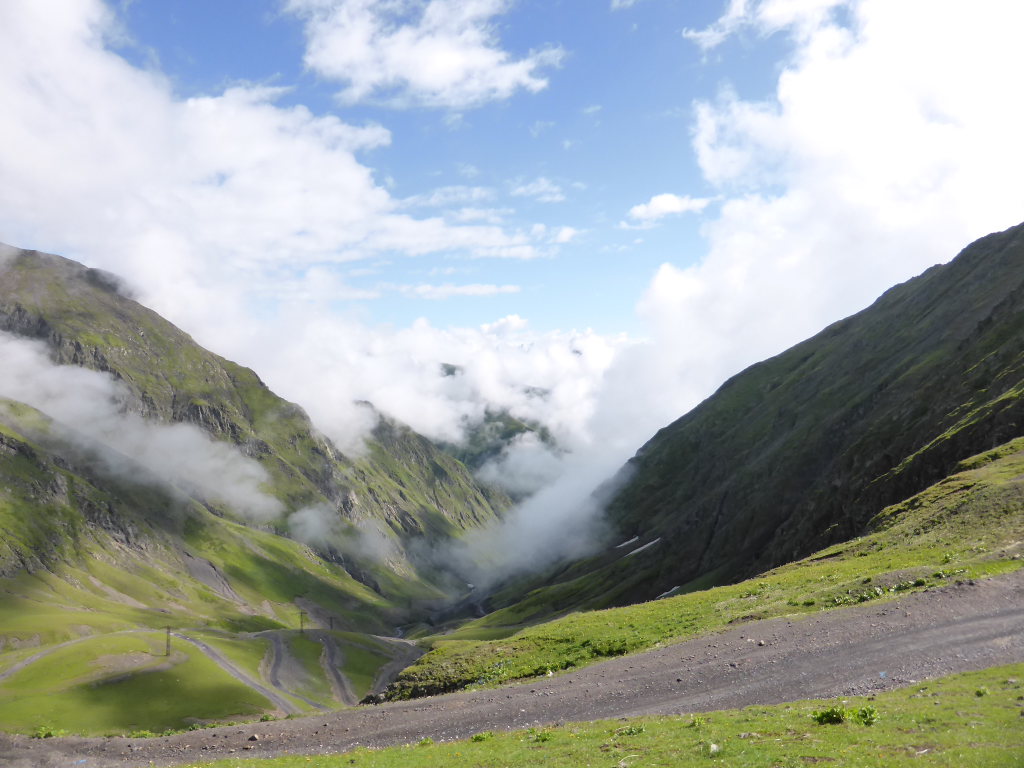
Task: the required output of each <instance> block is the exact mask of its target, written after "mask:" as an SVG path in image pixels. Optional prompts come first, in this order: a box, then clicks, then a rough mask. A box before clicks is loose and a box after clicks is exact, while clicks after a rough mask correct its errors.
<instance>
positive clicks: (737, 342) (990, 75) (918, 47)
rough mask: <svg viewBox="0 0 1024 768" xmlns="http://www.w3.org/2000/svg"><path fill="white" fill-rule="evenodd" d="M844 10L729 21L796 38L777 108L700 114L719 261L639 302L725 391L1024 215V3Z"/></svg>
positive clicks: (711, 234) (782, 6)
mask: <svg viewBox="0 0 1024 768" xmlns="http://www.w3.org/2000/svg"><path fill="white" fill-rule="evenodd" d="M837 5H839V3H837V2H783V1H782V0H766V2H761V3H756V4H755V3H737V2H734V3H732V4H730V6H729V9H728V10H727V12H726V14H725V16H723V18H722V19H721V20H720V22H719V26H721V27H722V28H723V29H726V28H727V27H729V26H730V25H733V22H734V20H735V18H736V17H739V16H742V17H743V18H744V19H745V20H746V23H749V24H751V25H752V27H753V29H755V30H756V31H758V32H759V33H762V34H773V33H778V34H786V35H788V36H789V40H790V44H791V46H792V54H791V56H790V57H789V58H788V60H787V61H786V63H785V66H784V67H783V69H782V70H781V72H780V75H779V78H778V85H777V89H776V91H775V94H774V96H773V97H772V98H770V99H767V100H764V101H757V102H754V101H747V100H743V99H741V98H739V97H738V96H736V94H735V93H734V92H732V91H731V90H728V89H725V90H723V91H722V93H721V94H720V96H719V98H718V99H716V100H714V101H710V102H701V103H698V105H697V119H696V124H695V126H694V133H693V147H694V151H695V153H696V156H697V159H698V161H699V163H700V167H701V170H702V172H703V174H704V177H705V178H706V179H707V181H708V182H710V183H712V184H713V185H715V186H716V187H718V189H719V190H720V192H721V193H722V195H723V197H724V202H723V204H722V206H721V209H720V214H719V215H718V216H717V217H716V218H715V219H713V220H711V221H709V222H708V223H706V224H705V227H704V232H705V234H706V236H707V238H708V241H709V250H708V253H707V255H706V256H704V257H703V258H702V259H701V260H700V261H699V262H698V263H696V264H694V265H692V266H676V265H673V264H665V265H663V266H662V267H661V268H660V269H659V271H658V273H657V274H656V275H655V278H654V280H653V281H652V283H651V286H650V288H649V290H648V292H647V294H646V296H645V297H644V299H643V300H642V302H641V305H640V310H641V312H642V313H644V314H645V316H647V317H648V318H649V319H650V321H651V322H652V323H653V324H654V325H656V326H659V327H660V326H665V327H671V328H675V329H678V333H679V334H680V335H681V337H682V338H685V339H686V340H687V341H686V343H685V344H684V345H679V346H685V348H686V351H685V353H684V354H683V355H682V357H681V358H680V359H679V361H678V365H680V366H681V368H680V370H681V371H685V370H691V371H708V370H711V371H715V376H714V378H716V379H718V380H721V378H723V377H724V376H726V375H728V374H729V373H732V372H734V371H735V370H737V369H738V368H740V367H742V366H743V365H746V364H748V363H752V362H754V361H755V360H758V359H761V358H764V357H766V356H769V355H771V354H774V353H776V352H779V351H781V350H782V349H784V348H785V347H787V346H789V345H791V344H793V343H795V342H797V341H799V340H800V339H801V338H804V337H806V336H808V335H810V334H812V333H814V332H815V331H817V330H818V329H820V328H821V327H822V326H824V325H825V324H827V323H828V322H830V321H833V320H836V319H838V318H840V317H843V316H845V315H847V314H850V313H852V312H854V311H856V310H858V309H860V308H862V307H863V306H865V305H866V304H868V303H869V302H870V301H871V300H872V299H873V298H874V297H876V296H877V295H878V294H880V293H881V292H882V291H883V290H885V289H886V288H887V287H889V286H890V285H892V284H894V283H896V282H900V281H903V280H906V279H908V278H910V277H912V276H913V275H915V274H918V273H919V272H921V271H923V270H924V269H925V268H927V267H928V266H930V265H932V264H934V263H936V262H941V261H945V260H948V259H949V258H950V257H952V256H953V255H954V254H955V253H956V251H957V250H958V249H959V248H960V247H962V246H963V245H966V244H967V243H968V242H970V241H971V240H973V239H975V238H977V237H980V236H982V235H984V234H986V233H988V232H991V231H995V230H1000V229H1003V228H1005V227H1007V226H1010V225H1012V224H1015V223H1017V222H1018V221H1019V220H1020V218H1021V211H1024V192H1022V190H1021V188H1020V185H1019V184H1018V183H1017V179H1019V178H1020V176H1021V174H1022V173H1024V156H1022V155H1021V153H1020V152H1018V151H1016V149H1015V142H1016V139H1015V138H1014V137H1015V136H1019V135H1020V132H1021V130H1022V129H1024V107H1022V106H1021V104H1020V103H1019V101H1018V100H1015V99H1011V98H1007V93H1008V92H1009V88H1008V86H1009V83H1008V82H1007V78H1008V73H1010V72H1016V71H1019V70H1020V69H1021V67H1022V66H1024V52H1021V49H1020V47H1019V46H1017V45H1016V44H1015V43H1014V37H1013V35H1014V33H1013V32H1012V30H1015V29H1018V28H1019V27H1020V24H1021V23H1024V7H1021V8H1019V7H1017V6H1011V5H1008V4H1006V3H1000V2H979V3H976V4H972V6H971V9H970V14H971V22H970V23H969V24H965V23H964V18H963V7H962V6H961V5H960V4H957V3H951V2H923V1H909V0H908V2H900V3H892V2H879V1H878V0H862V1H861V2H849V3H845V4H844V6H845V9H846V10H847V11H848V13H847V14H845V15H844V16H842V17H840V16H838V15H837V14H834V13H831V12H830V11H831V10H832V9H833V8H834V7H835V6H837ZM922 19H927V23H922ZM909 39H913V40H914V41H915V42H914V51H913V55H907V48H906V41H907V40H909ZM953 40H955V41H956V44H955V52H951V49H950V41H953ZM783 307H784V308H785V310H784V311H782V309H781V308H783ZM684 375H685V376H689V375H690V374H684Z"/></svg>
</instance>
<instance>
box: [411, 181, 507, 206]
mask: <svg viewBox="0 0 1024 768" xmlns="http://www.w3.org/2000/svg"><path fill="white" fill-rule="evenodd" d="M493 198H494V190H493V189H490V188H488V187H467V186H462V185H454V186H450V187H439V188H437V189H434V190H431V191H430V192H426V193H424V194H421V195H412V196H411V197H407V198H405V199H404V200H402V201H401V203H402V205H404V206H406V207H410V208H419V207H422V208H443V207H447V206H449V205H457V204H464V203H479V202H483V201H486V200H492V199H493Z"/></svg>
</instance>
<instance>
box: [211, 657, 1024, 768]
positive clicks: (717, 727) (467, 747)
mask: <svg viewBox="0 0 1024 768" xmlns="http://www.w3.org/2000/svg"><path fill="white" fill-rule="evenodd" d="M1022 677H1024V664H1016V665H1012V666H1008V667H996V668H992V669H987V670H982V671H980V672H971V673H967V674H963V675H955V676H952V677H947V678H943V679H940V680H933V681H928V682H926V683H920V684H915V685H912V686H911V687H909V688H903V689H900V690H896V691H890V692H887V693H882V694H878V695H877V696H871V697H849V698H846V699H840V700H835V699H829V700H812V701H800V702H795V703H792V704H781V705H775V706H756V707H747V708H745V709H737V710H725V711H720V712H711V713H707V714H702V715H683V716H676V717H645V718H637V719H633V720H605V721H598V722H593V723H584V724H571V725H566V726H563V727H558V728H531V729H529V730H526V731H515V732H512V733H497V734H492V733H490V732H485V733H482V734H479V735H477V736H475V737H474V738H471V739H469V740H466V741H458V742H451V743H434V742H432V741H431V740H429V739H424V741H423V742H422V743H421V744H418V745H415V746H405V747H392V748H389V749H382V750H376V751H375V750H369V749H364V748H360V749H356V750H353V751H351V752H348V753H346V754H343V755H331V756H323V755H312V756H309V757H306V756H294V757H283V758H277V759H271V760H221V761H217V762H212V763H201V764H198V765H196V766H194V768H342V767H344V768H349V767H350V766H357V767H358V768H434V766H438V765H444V766H446V768H480V767H481V766H487V767H490V766H501V767H502V768H535V767H536V766H558V767H559V768H575V767H576V766H579V767H580V768H582V767H583V766H609V767H614V766H679V767H680V768H685V767H686V766H728V767H729V768H768V767H769V766H777V767H778V768H796V766H805V765H809V764H813V763H824V764H827V765H833V766H847V767H849V768H853V767H855V766H856V767H860V766H863V767H864V768H868V767H869V766H870V767H871V768H875V767H881V766H885V767H886V768H890V767H892V766H896V767H898V766H915V767H919V766H948V768H982V767H984V768H999V767H1005V768H1016V767H1017V766H1020V765H1021V764H1024V728H1022V727H1021V720H1022V718H1021V712H1022V711H1024V709H1022V707H1024V685H1022V684H1021V682H1020V680H1021V679H1022ZM982 690H986V691H987V692H986V693H985V694H984V695H978V692H979V691H982ZM830 709H835V710H838V711H841V712H843V713H846V714H845V716H844V717H843V718H842V722H839V723H835V724H819V723H818V722H817V719H816V718H815V714H816V713H821V712H823V711H827V710H830ZM871 710H874V711H875V712H876V713H877V715H876V716H875V717H874V718H873V717H870V716H868V717H862V716H860V715H859V714H858V713H860V712H865V711H866V712H867V713H870V712H871ZM826 719H827V718H826ZM870 720H873V722H871V724H867V723H868V721H870Z"/></svg>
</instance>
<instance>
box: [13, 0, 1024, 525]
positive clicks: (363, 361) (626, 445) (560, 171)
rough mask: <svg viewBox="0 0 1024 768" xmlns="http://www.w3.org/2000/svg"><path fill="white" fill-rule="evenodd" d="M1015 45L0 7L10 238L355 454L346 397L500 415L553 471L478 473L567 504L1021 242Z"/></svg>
mask: <svg viewBox="0 0 1024 768" xmlns="http://www.w3.org/2000/svg"><path fill="white" fill-rule="evenodd" d="M1021 28H1024V4H1021V3H1007V2H1005V0H977V1H976V2H972V3H971V4H970V6H969V8H968V6H966V5H965V4H964V3H962V2H960V1H959V0H706V1H701V2H697V1H694V2H683V1H682V0H635V2H629V1H628V0H562V1H561V2H554V1H552V2H542V1H541V0H246V1H245V2H242V1H241V0H235V1H234V2H228V1H227V0H224V1H222V2H215V3H211V2H206V1H205V0H203V1H200V0H134V1H133V2H128V1H127V0H7V1H6V2H3V3H0V103H3V104H4V105H5V116H4V119H3V120H2V121H0V181H2V183H0V241H3V242H6V243H10V244H12V245H16V246H20V247H26V248H37V249H40V250H46V251H50V252H54V253H60V254H62V255H65V256H68V257H71V258H75V259H78V260H80V261H82V262H84V263H86V264H88V265H90V266H94V267H100V268H103V269H107V270H110V271H113V272H116V273H118V274H119V275H122V276H123V277H124V278H125V279H126V280H127V281H128V283H130V284H131V285H132V286H133V288H134V289H135V291H136V293H137V295H138V297H139V299H140V300H141V301H143V302H144V303H145V304H147V305H148V306H150V307H152V308H153V309H155V310H157V311H158V312H160V313H161V314H163V315H164V316H166V317H167V318H169V319H170V320H171V321H172V322H174V323H176V324H178V325H179V326H181V327H182V328H184V329H185V330H186V331H188V332H189V333H191V334H192V335H193V336H194V337H195V338H196V339H197V340H198V341H199V342H200V343H202V344H203V345H205V346H207V347H208V348H210V349H213V350H215V351H217V352H218V353H220V354H222V355H225V356H226V357H229V358H231V359H234V360H237V361H239V362H241V363H243V364H245V365H249V366H251V367H253V368H254V369H255V370H257V371H258V372H259V373H260V375H261V376H262V377H263V379H264V380H265V381H266V382H267V383H268V384H269V385H270V386H271V387H272V388H274V389H275V390H276V391H277V392H279V393H280V394H282V395H283V396H285V397H287V398H289V399H291V400H294V401H296V402H298V403H300V404H301V405H303V406H304V407H305V408H306V409H307V410H308V411H309V412H310V414H311V415H312V416H313V418H314V420H315V421H316V422H317V424H318V425H319V426H320V427H321V428H322V429H323V430H324V431H325V432H326V433H327V434H329V435H330V436H331V437H332V438H334V439H335V440H336V441H337V443H338V444H339V445H340V446H342V447H343V448H344V449H345V450H349V451H358V450H360V445H361V439H362V436H363V435H364V434H366V430H367V429H368V428H369V427H370V426H372V424H371V423H370V422H368V421H367V417H366V412H365V409H360V408H357V407H355V406H354V405H353V402H354V401H356V400H370V401H372V402H373V403H375V404H376V405H377V407H378V408H379V409H380V410H382V411H384V412H386V413H388V414H390V415H392V416H394V417H395V418H398V419H401V420H403V421H405V422H407V423H409V424H410V425H412V426H413V427H414V428H416V429H417V430H420V431H421V432H423V433H424V434H427V435H428V436H430V437H435V438H442V439H446V440H457V439H459V437H460V435H462V434H463V432H464V430H465V427H466V426H467V425H471V424H473V423H476V422H477V421H479V420H480V419H481V418H482V417H483V416H484V414H485V413H486V412H487V411H488V410H494V409H505V410H508V411H510V412H511V413H513V414H515V415H517V416H520V417H523V418H530V419H535V420H537V421H539V422H541V423H544V424H546V425H547V426H548V427H549V429H551V431H552V433H553V434H555V435H556V437H557V438H558V440H559V442H560V444H561V445H562V446H563V447H564V448H566V449H568V451H569V452H568V453H563V454H559V455H552V454H550V452H546V449H545V448H544V446H538V445H530V444H525V443H524V444H522V445H517V446H514V447H513V449H512V450H510V451H509V452H508V453H507V454H506V455H504V456H503V457H501V458H500V459H499V460H498V461H497V462H496V463H495V466H494V467H492V470H493V473H492V474H493V475H494V476H495V477H497V478H499V479H503V481H508V482H509V483H510V484H513V483H512V482H511V481H509V478H516V479H517V481H518V480H521V481H522V483H525V485H526V486H529V485H530V484H531V483H532V484H533V486H535V487H540V486H542V485H547V486H548V487H552V488H557V487H560V486H559V483H562V482H563V480H562V479H563V478H565V480H564V482H566V483H569V487H571V488H572V489H574V492H575V493H577V495H585V494H586V493H587V492H589V489H590V488H591V487H593V484H594V483H596V482H598V481H600V480H602V479H604V477H606V476H608V475H609V474H610V473H611V472H613V471H614V470H615V468H616V467H617V466H618V465H619V464H621V462H622V461H623V460H625V459H626V458H627V457H628V456H629V455H631V454H632V453H633V452H634V451H635V450H636V449H637V448H638V447H639V446H640V445H641V444H642V443H643V442H644V441H645V440H647V439H648V438H649V437H650V436H651V435H652V434H653V433H654V431H656V430H657V429H658V428H660V427H662V426H664V425H665V424H667V423H668V422H670V421H671V420H673V419H675V418H677V417H678V416H680V415H681V414H683V413H685V412H686V410H687V409H689V408H691V407H692V406H693V405H695V404H696V403H698V402H699V401H700V400H701V399H703V398H704V397H707V396H708V395H709V394H711V392H713V391H714V389H715V388H716V387H717V386H718V385H719V384H720V383H721V382H722V381H724V380H725V379H726V378H727V377H728V376H731V375H733V374H735V373H736V372H738V371H739V370H741V369H742V368H743V367H745V366H747V365H750V364H752V363H754V362H756V361H758V360H761V359H764V358H765V357H768V356H770V355H774V354H777V353H778V352H780V351H782V350H783V349H785V348H787V347H788V346H791V345H792V344H794V343H796V342H798V341H800V340H802V339H804V338H806V337H808V336H810V335H811V334H813V333H815V332H817V331H818V330H820V329H821V328H823V327H824V326H825V325H827V324H828V323H831V322H834V321H835V320H838V319H840V318H842V317H845V316H847V315H849V314H851V313H853V312H856V311H858V310H860V309H862V308H863V307H865V306H867V305H868V304H869V303H870V302H871V301H873V300H874V299H875V298H876V297H877V296H878V295H880V294H881V293H882V292H883V291H884V290H886V289H887V288H888V287H890V286H891V285H893V284H894V283H896V282H899V281H903V280H907V279H909V278H911V277H913V276H914V275H916V274H919V273H920V272H921V271H923V270H924V269H926V268H927V267H929V266H931V265H932V264H935V263H939V262H943V261H946V260H948V259H950V258H952V257H953V256H954V255H955V254H956V253H957V252H958V251H959V250H960V249H961V248H962V247H964V246H965V245H966V244H967V243H969V242H970V241H972V240H974V239H976V238H978V237H981V236H983V235H985V234H987V233H989V232H992V231H995V230H999V229H1004V228H1006V227H1009V226H1012V225H1014V224H1016V223H1019V221H1020V220H1021V219H1022V218H1024V213H1022V212H1024V187H1022V186H1021V184H1020V179H1021V178H1024V153H1021V152H1020V146H1019V145H1020V136H1021V135H1024V104H1022V103H1021V102H1020V100H1019V99H1015V98H1012V95H1013V94H1015V93H1016V92H1017V91H1018V90H1019V84H1018V82H1017V81H1018V79H1019V73H1020V72H1021V71H1024V48H1022V47H1021V46H1020V45H1019V41H1018V39H1017V35H1018V32H1017V31H1018V30H1019V29H1021ZM0 258H2V254H0ZM442 363H451V364H456V365H459V366H461V367H462V373H461V374H460V375H458V376H444V375H443V373H442V370H443V369H442V367H441V364H442ZM540 393H543V394H540ZM517 487H518V488H519V489H522V487H524V486H523V485H520V486H517ZM549 509H550V506H548V507H540V510H541V514H542V515H545V514H547V513H548V511H549Z"/></svg>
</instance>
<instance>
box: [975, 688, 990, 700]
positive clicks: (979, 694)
mask: <svg viewBox="0 0 1024 768" xmlns="http://www.w3.org/2000/svg"><path fill="white" fill-rule="evenodd" d="M974 695H975V696H977V697H978V698H979V699H980V698H981V697H982V696H988V688H986V687H985V686H984V685H983V686H981V688H979V689H978V690H976V691H975V692H974Z"/></svg>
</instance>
